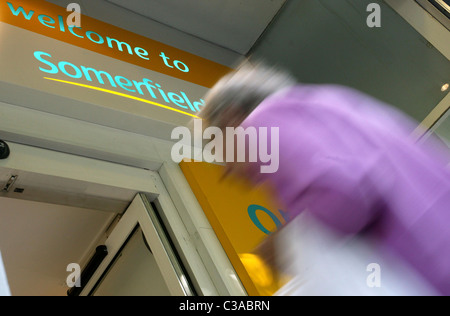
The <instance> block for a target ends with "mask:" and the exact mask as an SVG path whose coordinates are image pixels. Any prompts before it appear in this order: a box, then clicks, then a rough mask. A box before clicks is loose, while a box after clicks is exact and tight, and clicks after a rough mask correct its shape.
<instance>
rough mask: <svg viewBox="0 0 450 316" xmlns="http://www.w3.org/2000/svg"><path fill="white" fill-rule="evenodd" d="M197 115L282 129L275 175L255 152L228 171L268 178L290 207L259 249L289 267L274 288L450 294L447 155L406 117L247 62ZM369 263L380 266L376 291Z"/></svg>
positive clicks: (352, 93) (226, 123) (347, 91)
mask: <svg viewBox="0 0 450 316" xmlns="http://www.w3.org/2000/svg"><path fill="white" fill-rule="evenodd" d="M200 116H201V117H202V118H203V119H204V120H205V121H206V123H207V124H208V125H209V126H216V127H220V128H222V129H225V128H226V127H237V126H241V127H243V128H248V127H256V128H261V127H265V128H272V127H277V128H279V144H278V145H279V148H278V150H279V168H278V170H277V171H276V172H274V173H262V172H261V168H260V166H261V165H262V164H263V162H261V161H256V162H253V163H250V162H227V167H226V168H227V171H228V172H233V173H236V174H238V175H240V176H244V177H246V178H248V179H250V180H252V181H253V182H254V183H255V184H258V183H261V182H269V183H270V184H271V185H272V187H273V188H274V190H275V192H276V194H277V198H279V200H280V201H281V202H282V204H283V205H284V206H285V207H286V209H285V211H287V213H288V214H289V217H290V219H291V220H290V222H289V223H288V224H286V225H285V227H284V228H282V229H281V230H280V231H279V232H277V233H275V234H273V235H272V236H271V237H269V238H268V239H267V241H266V242H265V243H264V244H263V246H262V247H261V249H263V252H264V257H265V258H266V259H267V260H268V261H269V262H271V263H275V265H277V267H279V268H280V269H285V270H289V272H290V273H291V274H293V275H294V279H293V280H292V281H291V282H290V283H289V284H287V285H286V286H285V288H283V289H281V290H280V292H279V294H280V295H358V294H362V295H366V294H367V295H371V293H375V295H377V294H379V295H435V294H436V295H450V225H449V223H450V173H449V171H448V170H447V169H446V164H447V162H448V161H449V160H448V157H446V155H447V154H448V152H446V151H445V150H444V149H443V148H441V147H438V146H437V145H436V146H427V147H425V145H423V146H420V145H418V144H417V143H416V142H415V141H414V139H413V138H412V137H411V133H412V132H413V130H414V129H415V128H416V127H417V125H418V124H417V123H416V122H414V121H413V120H412V119H410V118H408V117H407V116H406V115H405V114H403V113H401V112H399V111H397V110H395V109H393V108H392V107H390V106H389V105H386V104H384V103H383V102H381V101H379V100H376V99H374V98H372V97H370V96H367V95H365V94H363V93H361V92H359V91H356V90H354V89H351V88H348V87H343V86H338V85H325V84H323V85H313V84H301V83H298V82H297V81H296V80H295V79H294V78H293V77H292V76H290V75H289V74H288V73H286V72H285V71H283V70H280V69H277V68H273V67H272V68H271V67H267V66H264V65H262V64H257V65H253V66H252V65H250V64H249V63H245V64H243V65H241V67H239V68H238V69H237V70H236V71H233V72H231V73H230V74H228V75H226V76H225V77H223V78H222V79H221V80H220V81H219V82H218V83H217V84H216V85H215V86H214V87H213V88H212V89H211V90H210V91H209V93H208V94H207V96H206V98H205V108H204V109H203V110H202V112H201V113H200ZM268 137H269V138H270V135H269V136H268ZM268 144H271V142H270V141H269V140H268ZM247 149H249V148H247ZM269 150H270V149H269ZM305 223H306V224H305ZM370 263H378V264H379V265H380V267H382V275H383V286H382V288H381V290H380V291H378V292H377V291H375V292H374V291H369V287H368V286H367V284H366V283H368V281H367V276H368V275H369V274H368V272H367V271H368V270H366V266H368V265H369V264H370ZM361 271H362V273H361ZM383 289H384V291H383Z"/></svg>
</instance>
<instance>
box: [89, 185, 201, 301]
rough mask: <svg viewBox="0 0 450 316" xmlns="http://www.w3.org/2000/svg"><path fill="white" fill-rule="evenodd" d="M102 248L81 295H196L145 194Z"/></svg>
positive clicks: (136, 201)
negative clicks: (101, 258) (101, 255)
mask: <svg viewBox="0 0 450 316" xmlns="http://www.w3.org/2000/svg"><path fill="white" fill-rule="evenodd" d="M105 246H106V249H107V255H106V257H105V258H104V259H103V260H102V261H101V263H100V265H98V268H97V269H96V271H95V272H94V273H93V275H92V277H90V279H89V281H88V282H87V284H86V286H85V287H84V288H83V289H82V291H81V295H86V296H193V295H196V293H195V290H194V287H193V286H192V284H191V282H190V280H189V277H188V275H187V273H186V272H185V269H184V267H183V265H182V263H181V260H180V259H179V257H178V255H177V252H176V250H175V247H174V246H173V244H172V242H171V240H170V237H169V235H168V234H167V232H166V230H165V228H164V225H163V223H162V221H161V219H160V217H159V215H158V211H157V210H156V208H155V207H154V205H153V204H152V203H151V202H150V200H149V199H148V197H147V196H146V195H145V194H142V193H141V194H138V195H137V196H136V197H135V199H134V200H133V202H132V203H131V205H130V206H129V208H128V209H127V211H126V212H125V213H124V215H123V217H122V218H121V220H120V221H119V222H118V224H117V226H116V227H115V228H114V230H113V231H112V233H111V235H110V236H109V238H108V239H107V240H106V242H105ZM81 277H83V274H82V275H81ZM81 283H82V284H83V282H81Z"/></svg>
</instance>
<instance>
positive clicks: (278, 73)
mask: <svg viewBox="0 0 450 316" xmlns="http://www.w3.org/2000/svg"><path fill="white" fill-rule="evenodd" d="M295 84H296V80H295V79H294V78H293V77H292V76H291V75H290V74H288V73H287V72H285V71H283V70H280V69H278V68H275V67H269V66H266V65H263V64H262V63H257V64H255V65H251V64H250V63H249V62H245V63H243V64H242V65H241V66H240V67H239V68H238V69H237V70H235V71H232V72H231V73H229V74H227V75H225V76H224V77H223V78H222V79H220V80H219V82H217V83H216V84H215V85H214V87H213V88H212V89H211V90H210V91H209V92H208V94H207V95H206V97H205V108H204V109H203V110H202V111H201V112H200V114H199V116H200V117H201V118H203V119H204V120H205V121H206V123H207V125H209V126H216V127H220V128H222V129H223V128H225V127H237V126H239V125H240V124H241V123H242V121H244V119H245V118H246V117H247V116H248V115H249V114H250V113H251V112H252V111H253V110H254V109H255V108H256V107H257V106H258V105H259V104H260V103H261V102H262V101H264V99H266V98H267V97H268V96H270V95H272V94H274V93H276V92H278V91H280V90H282V89H284V88H287V87H290V86H293V85H295Z"/></svg>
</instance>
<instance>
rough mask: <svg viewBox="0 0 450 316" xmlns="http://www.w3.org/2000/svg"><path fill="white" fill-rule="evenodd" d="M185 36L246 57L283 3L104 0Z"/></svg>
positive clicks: (281, 0)
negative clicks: (185, 34) (176, 30)
mask: <svg viewBox="0 0 450 316" xmlns="http://www.w3.org/2000/svg"><path fill="white" fill-rule="evenodd" d="M107 1H108V2H110V3H113V4H115V5H118V6H120V7H122V8H125V9H127V10H130V11H133V12H135V13H138V14H140V15H143V16H145V17H147V18H149V19H152V20H155V21H158V22H160V23H162V24H165V25H168V26H170V27H173V28H175V29H178V30H180V31H183V32H185V33H188V34H191V35H194V36H196V37H199V38H201V39H204V40H206V41H209V42H212V43H214V44H217V45H219V46H222V47H226V48H228V49H230V50H233V51H235V52H238V53H240V54H246V53H247V52H248V51H249V50H250V48H251V47H252V46H253V45H254V43H255V42H256V40H257V39H258V38H259V37H260V36H261V34H262V33H263V32H264V30H265V29H266V27H267V26H268V25H269V24H270V22H271V21H272V19H273V18H274V17H275V15H276V14H277V12H278V11H279V10H280V9H281V7H282V6H283V4H284V3H285V2H286V0H183V1H180V0H164V1H162V0H107Z"/></svg>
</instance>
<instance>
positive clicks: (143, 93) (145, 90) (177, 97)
mask: <svg viewBox="0 0 450 316" xmlns="http://www.w3.org/2000/svg"><path fill="white" fill-rule="evenodd" d="M34 57H35V58H36V59H37V60H38V61H39V62H40V65H39V70H40V71H42V72H43V73H44V74H46V75H56V74H59V73H61V74H64V75H65V76H66V77H67V80H62V79H56V78H51V77H44V79H46V80H51V81H56V82H59V83H64V84H69V85H74V86H78V87H83V88H87V89H91V90H96V91H101V92H104V93H109V94H113V95H117V96H120V97H123V98H128V99H132V100H135V101H140V102H144V103H148V104H151V105H155V106H158V107H161V108H164V109H167V110H171V111H174V112H178V113H182V114H185V115H188V116H192V117H194V118H198V117H197V116H196V115H195V114H194V113H196V112H199V111H200V109H201V107H203V106H204V100H203V99H200V101H195V102H193V101H191V100H190V99H189V97H188V96H187V94H186V93H185V92H184V91H179V92H178V93H174V92H170V91H165V90H164V88H163V87H162V86H161V85H160V84H159V83H157V82H153V81H152V80H151V79H148V78H142V79H140V80H132V79H129V78H127V77H124V76H121V75H112V74H110V73H109V72H107V71H105V70H98V69H95V68H93V67H89V66H83V65H75V64H73V63H71V62H69V61H55V60H53V58H52V55H51V54H49V53H47V52H42V51H36V52H35V53H34ZM77 79H85V80H87V81H89V82H92V83H93V84H95V85H86V84H83V83H80V82H77V81H76V80H77ZM99 85H100V86H104V87H101V88H100V87H99ZM118 87H119V88H121V89H123V92H118V91H114V90H111V88H118ZM149 99H150V100H153V101H150V100H149ZM161 102H165V103H168V104H173V105H175V106H176V107H175V108H174V107H169V106H167V105H164V104H161ZM177 108H178V109H177Z"/></svg>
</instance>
